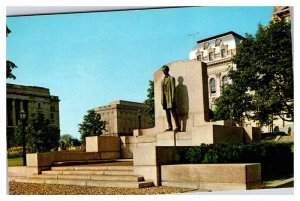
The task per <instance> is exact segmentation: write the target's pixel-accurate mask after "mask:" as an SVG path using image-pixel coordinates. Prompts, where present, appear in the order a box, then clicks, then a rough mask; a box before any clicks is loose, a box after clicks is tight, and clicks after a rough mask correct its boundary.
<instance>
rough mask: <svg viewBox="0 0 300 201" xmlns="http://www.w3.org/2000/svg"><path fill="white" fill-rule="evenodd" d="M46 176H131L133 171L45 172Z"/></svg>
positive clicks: (43, 172)
mask: <svg viewBox="0 0 300 201" xmlns="http://www.w3.org/2000/svg"><path fill="white" fill-rule="evenodd" d="M42 174H47V175H70V174H72V175H74V174H76V175H133V174H134V172H133V170H46V171H42Z"/></svg>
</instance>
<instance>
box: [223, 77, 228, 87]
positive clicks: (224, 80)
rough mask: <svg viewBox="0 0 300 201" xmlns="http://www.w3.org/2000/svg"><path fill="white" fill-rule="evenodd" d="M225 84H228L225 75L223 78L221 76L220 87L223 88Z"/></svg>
mask: <svg viewBox="0 0 300 201" xmlns="http://www.w3.org/2000/svg"><path fill="white" fill-rule="evenodd" d="M227 84H228V76H227V75H225V76H223V78H222V86H223V87H224V86H225V85H227Z"/></svg>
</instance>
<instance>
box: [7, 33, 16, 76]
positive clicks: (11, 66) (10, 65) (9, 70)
mask: <svg viewBox="0 0 300 201" xmlns="http://www.w3.org/2000/svg"><path fill="white" fill-rule="evenodd" d="M10 33H11V31H10V29H9V28H8V27H6V37H7V36H8V34H10ZM14 68H17V66H16V64H14V63H13V62H12V61H9V60H6V79H7V78H8V79H16V76H15V75H13V74H12V70H13V69H14Z"/></svg>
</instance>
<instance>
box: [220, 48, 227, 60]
mask: <svg viewBox="0 0 300 201" xmlns="http://www.w3.org/2000/svg"><path fill="white" fill-rule="evenodd" d="M226 56H227V55H226V50H225V49H222V50H221V57H222V58H225V57H226Z"/></svg>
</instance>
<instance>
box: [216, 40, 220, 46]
mask: <svg viewBox="0 0 300 201" xmlns="http://www.w3.org/2000/svg"><path fill="white" fill-rule="evenodd" d="M220 44H221V39H216V40H215V46H216V47H218V46H220Z"/></svg>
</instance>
